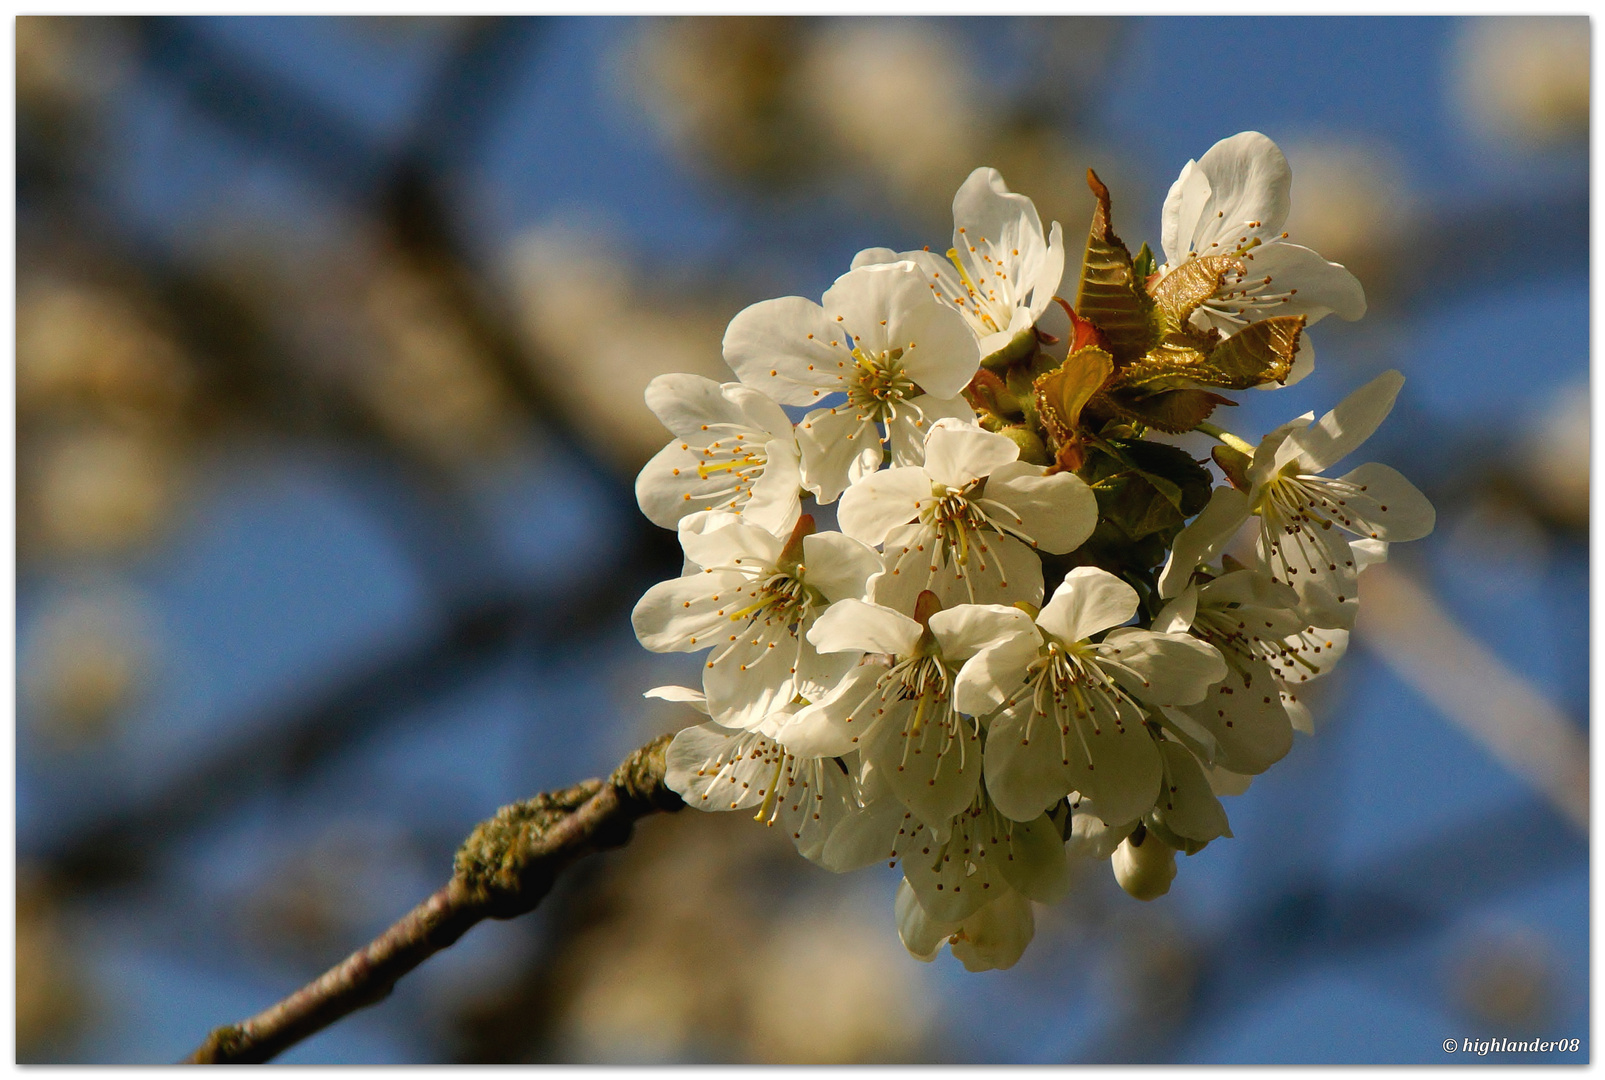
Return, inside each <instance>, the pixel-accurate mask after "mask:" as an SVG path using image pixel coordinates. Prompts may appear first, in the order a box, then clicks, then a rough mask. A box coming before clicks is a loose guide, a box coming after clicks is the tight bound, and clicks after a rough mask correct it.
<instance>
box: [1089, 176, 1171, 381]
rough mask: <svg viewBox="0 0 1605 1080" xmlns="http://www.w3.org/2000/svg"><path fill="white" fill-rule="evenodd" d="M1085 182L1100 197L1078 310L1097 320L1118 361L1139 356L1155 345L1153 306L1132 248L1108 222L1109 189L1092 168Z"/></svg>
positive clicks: (1095, 212)
mask: <svg viewBox="0 0 1605 1080" xmlns="http://www.w3.org/2000/svg"><path fill="white" fill-rule="evenodd" d="M1087 186H1088V187H1090V188H1092V194H1093V195H1094V197H1096V199H1097V200H1098V201H1097V205H1096V206H1095V207H1094V208H1093V211H1092V228H1091V229H1090V230H1089V231H1088V233H1087V250H1086V254H1085V255H1084V256H1083V258H1082V261H1081V284H1080V287H1079V289H1078V290H1077V292H1076V305H1075V306H1076V314H1078V315H1080V316H1081V317H1082V318H1083V319H1090V320H1091V321H1092V322H1094V323H1096V324H1097V326H1098V329H1099V330H1101V331H1102V332H1103V336H1104V339H1105V340H1106V341H1107V342H1108V343H1109V352H1110V354H1111V355H1112V356H1113V357H1114V360H1115V363H1116V364H1117V365H1118V364H1120V363H1121V362H1123V361H1125V360H1128V359H1133V358H1135V357H1138V356H1141V355H1142V354H1143V353H1145V352H1147V351H1148V349H1149V347H1150V346H1151V345H1152V344H1153V342H1154V338H1155V336H1156V335H1155V333H1154V321H1153V311H1154V305H1153V301H1152V300H1151V299H1150V298H1149V296H1148V292H1147V290H1146V289H1144V288H1143V287H1142V282H1141V281H1140V280H1139V279H1138V278H1137V277H1136V274H1135V271H1134V270H1133V268H1132V262H1131V252H1129V251H1127V250H1126V245H1125V244H1124V243H1122V242H1121V239H1120V237H1118V236H1116V235H1115V234H1114V230H1113V229H1112V228H1111V227H1110V224H1109V189H1108V188H1106V187H1104V185H1103V181H1101V180H1099V179H1098V174H1097V173H1095V172H1093V171H1092V170H1091V169H1088V170H1087Z"/></svg>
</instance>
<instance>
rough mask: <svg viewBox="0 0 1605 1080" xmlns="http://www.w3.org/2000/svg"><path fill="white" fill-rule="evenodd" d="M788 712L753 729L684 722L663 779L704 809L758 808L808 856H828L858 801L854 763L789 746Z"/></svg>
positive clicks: (676, 695)
mask: <svg viewBox="0 0 1605 1080" xmlns="http://www.w3.org/2000/svg"><path fill="white" fill-rule="evenodd" d="M646 696H648V697H660V698H664V699H665V700H671V701H683V702H685V703H687V704H690V705H691V706H692V707H693V708H697V709H698V710H699V711H702V712H706V711H707V708H706V704H705V703H704V702H702V701H701V700H700V699H701V695H700V694H697V693H696V692H695V691H692V690H689V689H687V688H686V687H679V686H667V687H657V688H655V689H653V690H649V691H647V694H646ZM788 718H789V710H781V711H780V712H778V713H776V714H773V715H772V716H771V717H769V718H768V719H767V720H766V721H765V722H764V723H763V724H761V725H760V726H759V728H758V729H756V730H752V731H737V730H732V729H730V728H726V727H721V726H720V725H718V724H714V723H707V724H699V725H697V726H695V727H688V728H683V729H682V730H681V731H679V732H678V733H677V734H676V735H675V737H674V741H673V742H671V743H670V744H669V748H668V750H667V751H666V752H665V761H666V766H667V768H666V770H665V773H664V783H665V784H666V785H667V786H668V787H669V788H670V789H672V790H674V791H675V792H678V793H679V795H680V797H681V798H682V799H684V800H685V801H686V804H687V805H688V806H692V807H695V808H696V809H699V810H709V811H729V810H750V809H753V808H756V809H757V813H756V814H755V815H754V820H757V821H761V822H763V823H764V824H765V825H769V826H775V825H779V826H781V827H782V828H784V829H785V830H786V831H787V832H788V833H790V834H791V839H792V842H793V843H794V844H796V845H797V850H798V851H799V852H801V853H802V855H803V856H804V857H806V858H808V859H812V860H814V861H816V862H821V861H822V860H823V856H824V850H825V842H826V841H827V840H828V839H829V837H830V834H831V832H832V830H834V829H836V828H837V827H838V826H840V825H841V823H842V822H843V821H844V820H846V819H847V818H848V817H850V816H851V815H853V814H854V813H855V812H856V811H857V809H858V803H857V795H856V792H855V791H854V785H853V781H852V777H851V773H852V765H851V764H849V762H848V761H846V760H840V759H837V758H799V757H797V756H796V755H795V754H792V753H790V752H789V751H788V750H786V748H785V747H784V746H782V745H781V744H780V743H778V742H776V741H775V739H774V735H775V732H776V731H777V730H779V729H780V728H782V727H784V725H785V722H786V720H787V719H788ZM826 865H827V868H830V869H835V867H829V866H828V864H826Z"/></svg>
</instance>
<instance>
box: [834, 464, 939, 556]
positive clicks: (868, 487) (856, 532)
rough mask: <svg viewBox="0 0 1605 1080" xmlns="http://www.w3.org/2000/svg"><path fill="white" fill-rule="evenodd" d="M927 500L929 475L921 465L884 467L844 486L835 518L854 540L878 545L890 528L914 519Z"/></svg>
mask: <svg viewBox="0 0 1605 1080" xmlns="http://www.w3.org/2000/svg"><path fill="white" fill-rule="evenodd" d="M931 499H932V495H931V478H930V476H929V475H928V474H927V473H926V472H925V470H924V469H923V468H921V467H919V466H917V465H909V466H905V467H903V468H891V469H884V470H882V471H880V472H877V473H874V474H872V475H870V476H866V477H865V478H864V479H863V480H862V481H860V482H859V483H857V484H854V485H853V486H852V487H850V488H848V489H847V491H846V492H845V493H844V494H843V495H842V500H841V507H840V508H839V509H838V510H837V511H836V519H837V521H839V522H840V523H841V530H842V532H844V533H846V534H847V535H848V536H851V537H852V538H853V539H854V540H858V541H860V542H862V543H865V544H871V545H873V544H879V543H881V542H882V541H884V540H885V539H886V534H887V533H889V532H891V531H892V530H893V529H894V528H896V527H897V526H899V525H904V524H907V523H908V522H911V521H913V520H914V519H915V518H917V517H918V516H919V512H920V508H921V507H922V506H923V505H925V504H926V503H928V502H930V501H931Z"/></svg>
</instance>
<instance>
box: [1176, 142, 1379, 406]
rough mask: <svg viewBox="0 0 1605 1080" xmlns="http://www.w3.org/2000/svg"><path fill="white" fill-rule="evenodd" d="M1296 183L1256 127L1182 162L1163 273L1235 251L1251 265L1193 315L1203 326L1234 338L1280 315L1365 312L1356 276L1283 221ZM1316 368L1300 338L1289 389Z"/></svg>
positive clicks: (1231, 275) (1231, 276) (1311, 353)
mask: <svg viewBox="0 0 1605 1080" xmlns="http://www.w3.org/2000/svg"><path fill="white" fill-rule="evenodd" d="M1292 184H1293V173H1292V170H1291V169H1289V168H1288V165H1287V158H1286V157H1284V156H1283V155H1282V151H1281V149H1280V148H1279V147H1278V146H1277V145H1276V144H1275V143H1274V142H1272V141H1271V140H1270V139H1268V138H1266V137H1265V136H1264V135H1261V134H1260V133H1259V132H1257V131H1244V132H1241V133H1240V134H1237V135H1233V136H1232V137H1231V138H1229V139H1222V140H1221V141H1220V142H1218V143H1216V144H1215V145H1214V146H1212V147H1210V148H1209V150H1208V151H1207V152H1206V153H1205V154H1204V156H1203V157H1202V158H1200V159H1199V160H1197V161H1189V162H1188V163H1187V164H1186V165H1185V166H1184V167H1183V168H1182V171H1181V175H1180V176H1178V177H1177V178H1176V182H1175V183H1174V184H1172V185H1171V188H1170V193H1169V195H1167V196H1166V198H1165V206H1164V211H1163V229H1162V232H1161V238H1162V245H1163V247H1164V251H1165V266H1164V267H1163V268H1162V272H1168V271H1170V270H1173V269H1175V268H1176V267H1178V266H1180V265H1181V264H1182V263H1183V262H1185V261H1187V260H1188V259H1191V258H1196V257H1198V256H1206V255H1235V256H1237V257H1238V258H1239V259H1241V260H1242V262H1243V264H1244V270H1243V272H1242V273H1235V272H1234V273H1229V274H1227V276H1226V278H1225V279H1224V280H1223V281H1222V282H1221V285H1220V287H1219V288H1218V289H1217V290H1216V292H1215V295H1214V296H1213V297H1211V298H1210V299H1209V300H1207V301H1206V302H1205V303H1204V304H1203V305H1202V306H1201V307H1200V308H1199V309H1198V310H1197V311H1196V312H1194V314H1193V316H1192V321H1193V323H1194V325H1195V326H1197V327H1198V329H1200V330H1210V329H1215V330H1218V331H1220V332H1221V333H1222V334H1225V335H1230V334H1234V333H1236V332H1237V331H1239V330H1241V329H1243V327H1245V326H1247V325H1248V324H1249V323H1251V322H1255V321H1256V320H1259V319H1264V318H1267V317H1268V316H1272V315H1303V316H1304V317H1305V319H1306V320H1307V322H1308V323H1314V322H1316V321H1318V320H1320V319H1321V318H1323V317H1324V316H1325V315H1327V314H1328V313H1329V312H1336V313H1337V314H1338V315H1339V316H1340V317H1342V318H1344V319H1348V320H1351V321H1352V320H1354V319H1358V318H1360V317H1361V316H1362V315H1364V314H1365V292H1364V290H1363V289H1361V288H1360V283H1359V281H1357V280H1356V279H1355V277H1354V275H1353V274H1351V273H1349V271H1348V270H1347V269H1345V268H1344V267H1343V266H1341V265H1339V264H1338V263H1334V262H1327V261H1326V260H1325V259H1323V258H1321V256H1319V255H1317V254H1316V253H1315V252H1314V251H1311V250H1310V249H1309V248H1307V247H1303V246H1301V245H1299V244H1293V243H1289V242H1288V239H1287V237H1288V234H1287V233H1286V232H1283V231H1282V226H1283V225H1284V224H1285V223H1286V222H1287V214H1288V210H1289V208H1290V206H1291V200H1290V197H1289V196H1290V192H1291V189H1292ZM1314 366H1315V353H1314V350H1313V348H1311V347H1310V346H1309V345H1308V342H1307V340H1306V339H1304V338H1302V337H1301V338H1300V344H1299V353H1298V355H1296V356H1295V358H1294V363H1293V370H1292V371H1291V372H1290V373H1289V375H1288V378H1287V380H1286V382H1285V383H1283V384H1281V385H1289V384H1292V383H1295V382H1297V381H1298V380H1299V379H1301V378H1303V377H1304V376H1305V375H1306V374H1308V373H1309V372H1310V371H1311V370H1312V369H1313V368H1314ZM1267 385H1269V386H1275V385H1278V384H1275V383H1270V384H1267Z"/></svg>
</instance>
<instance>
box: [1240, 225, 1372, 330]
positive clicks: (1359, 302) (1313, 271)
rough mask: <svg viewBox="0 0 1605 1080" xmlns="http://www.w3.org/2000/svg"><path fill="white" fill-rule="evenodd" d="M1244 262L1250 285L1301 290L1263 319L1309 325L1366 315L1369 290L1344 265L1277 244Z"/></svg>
mask: <svg viewBox="0 0 1605 1080" xmlns="http://www.w3.org/2000/svg"><path fill="white" fill-rule="evenodd" d="M1243 262H1244V266H1245V267H1246V272H1245V273H1244V275H1243V276H1244V277H1245V278H1247V279H1248V280H1249V281H1262V280H1263V279H1265V278H1267V277H1269V278H1270V279H1271V284H1270V285H1269V286H1267V289H1268V291H1270V292H1275V293H1285V292H1289V291H1291V290H1297V291H1296V292H1295V293H1294V294H1293V295H1292V296H1290V297H1288V298H1287V299H1286V300H1285V301H1283V302H1282V303H1280V304H1277V305H1276V306H1275V307H1274V308H1269V309H1266V310H1264V311H1263V313H1262V317H1264V316H1266V315H1304V316H1306V318H1307V321H1308V322H1309V323H1315V322H1317V321H1319V320H1320V319H1321V318H1322V317H1323V316H1325V315H1326V314H1327V313H1329V312H1331V313H1335V314H1336V315H1337V316H1338V317H1339V318H1340V319H1344V320H1347V321H1349V322H1353V321H1354V320H1355V319H1358V318H1360V317H1361V316H1363V315H1364V314H1365V290H1364V289H1362V288H1361V287H1360V282H1359V279H1357V278H1356V277H1355V276H1354V275H1353V274H1351V273H1349V271H1348V269H1347V268H1346V267H1344V266H1343V265H1341V264H1340V263H1335V262H1327V261H1326V260H1325V259H1323V258H1321V256H1319V255H1317V254H1316V253H1315V252H1313V251H1311V250H1310V249H1309V248H1307V247H1301V246H1300V245H1298V244H1289V243H1287V242H1286V241H1282V240H1275V241H1272V242H1270V243H1267V244H1263V245H1261V246H1260V247H1257V248H1255V249H1254V250H1253V251H1250V252H1248V253H1247V254H1246V255H1244V256H1243Z"/></svg>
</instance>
